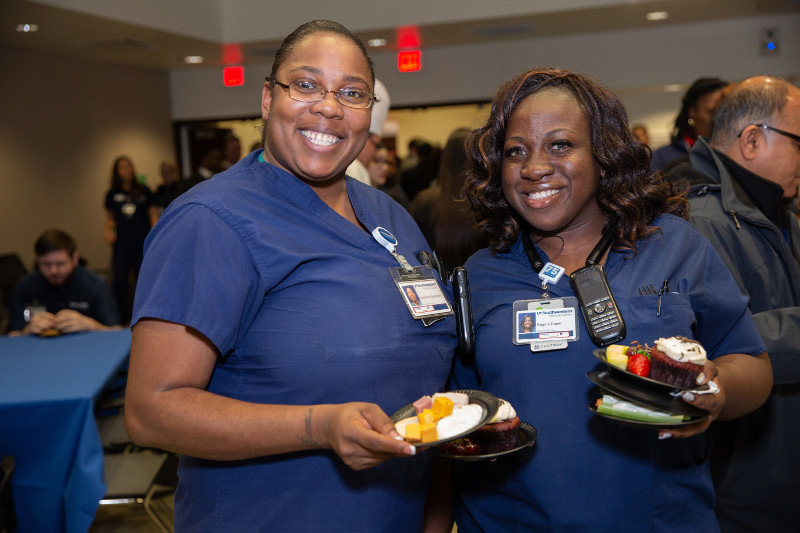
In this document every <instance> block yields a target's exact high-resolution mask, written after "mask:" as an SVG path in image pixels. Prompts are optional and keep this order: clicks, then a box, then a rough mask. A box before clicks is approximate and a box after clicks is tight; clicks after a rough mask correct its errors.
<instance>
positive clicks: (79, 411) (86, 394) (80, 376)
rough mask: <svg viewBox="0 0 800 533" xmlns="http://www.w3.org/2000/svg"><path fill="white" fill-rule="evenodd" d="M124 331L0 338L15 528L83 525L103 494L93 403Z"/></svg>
mask: <svg viewBox="0 0 800 533" xmlns="http://www.w3.org/2000/svg"><path fill="white" fill-rule="evenodd" d="M130 346H131V333H130V331H129V330H119V331H103V332H86V333H74V334H71V335H63V336H61V337H54V338H38V337H32V336H22V337H0V456H5V455H13V456H14V460H15V463H16V468H15V471H14V483H13V491H14V504H15V507H16V510H17V518H18V521H19V531H20V533H25V532H57V531H66V532H68V533H72V532H76V533H77V532H85V531H87V530H88V529H89V526H90V525H91V523H92V520H93V519H94V514H95V512H96V510H97V506H98V502H99V500H100V499H101V498H102V497H103V495H104V494H105V482H104V480H103V448H102V445H101V443H100V435H99V433H98V431H97V424H96V422H95V418H94V402H95V400H96V399H97V397H98V396H99V395H100V393H101V392H102V391H103V389H104V388H105V387H106V385H107V384H108V383H109V382H110V381H111V380H112V379H113V377H114V376H115V374H116V373H117V372H118V371H119V370H120V369H121V368H122V367H123V366H124V365H125V363H126V362H127V359H128V355H129V353H130Z"/></svg>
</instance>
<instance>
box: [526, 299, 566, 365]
mask: <svg viewBox="0 0 800 533" xmlns="http://www.w3.org/2000/svg"><path fill="white" fill-rule="evenodd" d="M513 310H514V313H513V316H514V323H513V328H514V329H513V331H514V338H513V342H514V344H516V345H522V344H529V345H530V347H531V351H532V352H545V351H551V350H563V349H566V348H567V346H568V343H570V342H575V341H576V340H578V327H577V317H578V313H577V310H578V300H577V299H576V298H574V297H569V298H552V299H540V300H518V301H516V302H514V306H513Z"/></svg>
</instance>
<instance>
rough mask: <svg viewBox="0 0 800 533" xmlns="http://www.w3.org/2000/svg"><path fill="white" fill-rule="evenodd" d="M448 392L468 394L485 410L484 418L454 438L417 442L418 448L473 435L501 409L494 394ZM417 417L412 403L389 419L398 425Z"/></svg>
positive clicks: (470, 398)
mask: <svg viewBox="0 0 800 533" xmlns="http://www.w3.org/2000/svg"><path fill="white" fill-rule="evenodd" d="M448 392H462V393H464V394H466V395H467V396H468V397H469V403H470V404H477V405H480V406H481V408H482V409H483V416H481V418H480V420H478V423H477V424H475V425H474V426H472V427H470V428H467V429H465V430H464V431H463V432H461V433H459V434H457V435H453V436H452V437H447V438H446V439H443V440H437V441H433V442H424V443H423V442H417V443H414V446H416V447H418V448H422V447H428V446H438V445H439V444H444V443H445V442H449V441H451V440H455V439H457V438H460V437H463V436H464V435H467V434H469V433H472V432H473V431H475V430H476V429H478V428H479V427H481V426H483V425H484V424H486V423H487V422H489V420H491V419H492V418H493V417H494V415H496V414H497V410H498V409H499V408H500V400H498V399H497V397H496V396H494V395H493V394H489V393H488V392H484V391H480V390H454V391H448ZM416 415H417V412H416V411H415V410H414V404H413V403H410V404H408V405H406V406H405V407H401V408H400V409H398V410H397V411H395V412H394V413H392V416H390V417H389V418H391V419H392V422H394V423H395V424H396V423H397V422H399V421H401V420H403V419H404V418H408V417H410V416H416Z"/></svg>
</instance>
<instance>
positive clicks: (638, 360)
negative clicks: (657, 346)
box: [628, 352, 650, 377]
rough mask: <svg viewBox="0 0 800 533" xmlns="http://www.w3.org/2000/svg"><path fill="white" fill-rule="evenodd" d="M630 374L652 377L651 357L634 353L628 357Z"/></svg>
mask: <svg viewBox="0 0 800 533" xmlns="http://www.w3.org/2000/svg"><path fill="white" fill-rule="evenodd" d="M628 372H631V373H633V374H636V375H637V376H644V377H647V376H649V375H650V357H648V355H647V354H644V353H640V352H637V353H634V354H633V355H631V356H630V357H628Z"/></svg>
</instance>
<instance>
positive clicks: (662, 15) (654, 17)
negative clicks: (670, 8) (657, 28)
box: [645, 11, 669, 20]
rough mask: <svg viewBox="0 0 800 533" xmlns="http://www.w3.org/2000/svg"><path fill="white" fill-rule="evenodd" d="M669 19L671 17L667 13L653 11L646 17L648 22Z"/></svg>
mask: <svg viewBox="0 0 800 533" xmlns="http://www.w3.org/2000/svg"><path fill="white" fill-rule="evenodd" d="M667 17H669V13H667V12H666V11H651V12H650V13H648V14H647V15H645V18H646V19H647V20H665V19H666V18H667Z"/></svg>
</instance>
